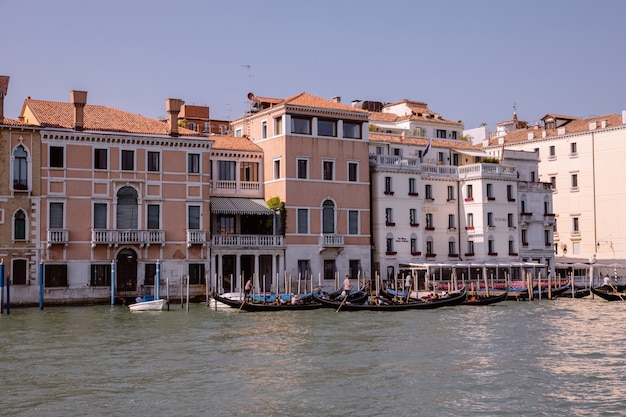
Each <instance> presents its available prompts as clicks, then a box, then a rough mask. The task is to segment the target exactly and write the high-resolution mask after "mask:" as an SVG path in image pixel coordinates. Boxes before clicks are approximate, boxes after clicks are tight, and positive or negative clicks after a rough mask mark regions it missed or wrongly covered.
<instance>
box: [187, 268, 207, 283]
mask: <svg viewBox="0 0 626 417" xmlns="http://www.w3.org/2000/svg"><path fill="white" fill-rule="evenodd" d="M199 284H204V264H189V285H199Z"/></svg>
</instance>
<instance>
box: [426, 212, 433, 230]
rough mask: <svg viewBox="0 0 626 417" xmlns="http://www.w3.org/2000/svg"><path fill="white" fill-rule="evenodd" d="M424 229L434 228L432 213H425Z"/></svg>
mask: <svg viewBox="0 0 626 417" xmlns="http://www.w3.org/2000/svg"><path fill="white" fill-rule="evenodd" d="M426 230H435V226H434V223H433V214H432V213H426Z"/></svg>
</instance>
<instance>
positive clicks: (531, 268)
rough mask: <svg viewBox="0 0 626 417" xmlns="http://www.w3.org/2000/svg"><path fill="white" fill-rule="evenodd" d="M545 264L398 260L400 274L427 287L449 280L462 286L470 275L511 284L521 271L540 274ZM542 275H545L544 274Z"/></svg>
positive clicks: (523, 273)
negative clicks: (411, 277) (413, 278)
mask: <svg viewBox="0 0 626 417" xmlns="http://www.w3.org/2000/svg"><path fill="white" fill-rule="evenodd" d="M545 267H546V265H545V264H542V263H535V262H444V263H434V262H406V263H400V265H399V269H400V274H405V275H409V274H410V275H411V276H413V277H415V278H417V280H418V281H417V282H419V283H420V284H423V288H424V289H429V288H430V287H431V286H432V283H434V282H438V281H439V282H442V281H449V282H451V283H452V284H453V285H454V286H462V285H463V284H464V283H465V282H466V281H470V280H472V279H479V280H487V279H488V280H490V281H491V282H492V284H493V282H494V281H500V282H502V283H504V282H505V281H509V283H510V284H511V285H513V284H514V283H515V281H521V280H523V279H524V277H525V273H531V274H532V277H533V278H541V277H540V276H539V274H540V273H544V274H545ZM544 278H545V275H544Z"/></svg>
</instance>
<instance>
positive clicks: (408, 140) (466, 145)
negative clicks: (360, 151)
mask: <svg viewBox="0 0 626 417" xmlns="http://www.w3.org/2000/svg"><path fill="white" fill-rule="evenodd" d="M369 141H370V142H387V143H398V144H405V145H420V146H426V145H427V144H428V142H429V141H430V139H426V138H416V137H412V136H406V137H405V138H404V140H402V136H401V135H394V134H385V133H378V132H377V133H373V132H370V134H369ZM432 147H434V148H448V149H464V150H476V151H481V150H482V149H483V148H482V146H481V145H480V144H479V145H472V142H469V141H464V140H443V139H433V142H432Z"/></svg>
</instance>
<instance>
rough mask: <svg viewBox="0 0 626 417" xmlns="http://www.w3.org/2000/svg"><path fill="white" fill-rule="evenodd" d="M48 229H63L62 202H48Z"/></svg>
mask: <svg viewBox="0 0 626 417" xmlns="http://www.w3.org/2000/svg"><path fill="white" fill-rule="evenodd" d="M49 227H50V229H63V203H50V224H49Z"/></svg>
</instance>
